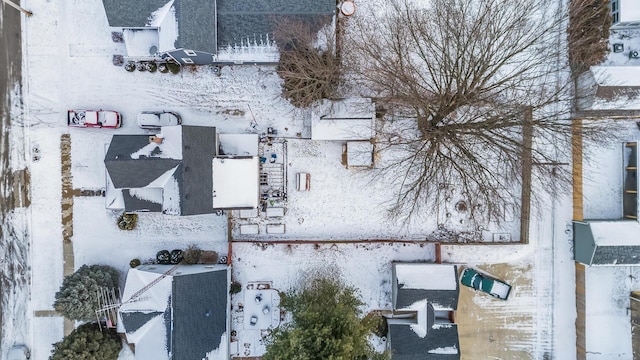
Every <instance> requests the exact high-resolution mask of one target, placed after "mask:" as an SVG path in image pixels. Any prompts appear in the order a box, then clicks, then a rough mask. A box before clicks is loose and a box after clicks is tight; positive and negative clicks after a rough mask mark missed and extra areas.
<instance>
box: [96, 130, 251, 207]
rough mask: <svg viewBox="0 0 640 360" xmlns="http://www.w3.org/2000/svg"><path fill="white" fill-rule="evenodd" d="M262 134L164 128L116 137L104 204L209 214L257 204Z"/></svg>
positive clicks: (107, 159)
mask: <svg viewBox="0 0 640 360" xmlns="http://www.w3.org/2000/svg"><path fill="white" fill-rule="evenodd" d="M257 152H258V135H255V134H237V135H236V134H232V135H225V134H218V133H217V132H216V128H215V127H203V126H185V125H182V126H165V127H163V128H162V130H161V132H160V133H159V134H156V135H152V136H148V135H114V136H113V138H112V140H111V143H110V144H109V147H108V150H107V154H106V156H105V159H104V162H105V166H106V170H107V176H106V178H107V179H106V181H107V187H106V207H107V208H109V209H116V210H124V211H126V212H162V213H165V214H171V215H198V214H210V213H214V212H216V211H219V210H222V209H253V208H256V207H257V206H258V188H259V185H258V178H259V176H258V172H259V158H258V156H257Z"/></svg>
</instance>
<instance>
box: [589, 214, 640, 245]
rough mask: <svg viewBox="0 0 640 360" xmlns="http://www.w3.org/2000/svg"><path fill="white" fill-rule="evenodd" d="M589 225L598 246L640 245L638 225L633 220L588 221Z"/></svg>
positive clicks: (639, 225) (639, 228)
mask: <svg viewBox="0 0 640 360" xmlns="http://www.w3.org/2000/svg"><path fill="white" fill-rule="evenodd" d="M589 225H590V226H591V233H592V234H593V240H594V241H595V243H596V244H597V245H598V246H630V245H640V224H638V222H637V221H635V220H621V221H590V222H589Z"/></svg>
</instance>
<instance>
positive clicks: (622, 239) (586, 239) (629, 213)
mask: <svg viewBox="0 0 640 360" xmlns="http://www.w3.org/2000/svg"><path fill="white" fill-rule="evenodd" d="M639 145H640V142H638V141H627V142H624V143H622V154H621V155H622V156H621V157H620V158H621V163H620V164H621V169H620V173H621V184H620V187H621V189H620V193H621V195H622V196H621V197H622V198H621V199H620V200H621V201H620V212H619V213H620V217H621V218H620V219H617V220H591V221H589V220H586V221H585V220H582V221H574V222H573V239H574V258H575V260H576V261H578V262H580V263H582V264H585V265H640V224H639V223H638V213H639V212H640V207H639V203H638V190H640V179H639V178H638V165H639V159H638V146H639Z"/></svg>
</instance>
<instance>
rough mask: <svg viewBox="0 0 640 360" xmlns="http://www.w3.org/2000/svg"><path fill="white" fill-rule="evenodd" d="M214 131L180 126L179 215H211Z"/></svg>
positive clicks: (199, 127) (214, 149) (213, 129)
mask: <svg viewBox="0 0 640 360" xmlns="http://www.w3.org/2000/svg"><path fill="white" fill-rule="evenodd" d="M217 146H218V145H217V142H216V128H215V127H204V126H182V166H181V169H180V170H181V171H180V174H181V178H180V179H178V184H179V186H180V189H181V191H180V207H181V214H182V215H198V214H208V213H212V212H213V172H212V171H213V170H212V161H213V157H214V155H215V154H216V149H217Z"/></svg>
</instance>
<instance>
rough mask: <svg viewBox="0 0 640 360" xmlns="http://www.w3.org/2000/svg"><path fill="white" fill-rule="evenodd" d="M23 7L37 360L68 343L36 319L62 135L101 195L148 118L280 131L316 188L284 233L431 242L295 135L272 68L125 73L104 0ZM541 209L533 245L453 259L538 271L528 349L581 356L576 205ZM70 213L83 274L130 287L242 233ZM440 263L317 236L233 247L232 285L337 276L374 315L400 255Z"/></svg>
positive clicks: (82, 200) (188, 222)
mask: <svg viewBox="0 0 640 360" xmlns="http://www.w3.org/2000/svg"><path fill="white" fill-rule="evenodd" d="M23 6H25V7H28V8H29V9H30V10H31V11H32V12H33V13H34V15H33V16H32V17H30V18H26V19H25V22H24V30H23V32H24V34H23V35H24V44H25V45H24V50H25V63H24V68H25V71H24V85H25V96H24V102H25V107H26V113H25V123H26V124H27V125H28V126H29V128H28V130H29V131H28V136H27V137H26V139H25V147H24V149H22V151H23V152H24V153H26V154H27V156H26V158H27V159H31V154H30V153H31V152H32V149H34V148H37V149H39V150H38V154H39V157H40V158H39V160H37V161H32V162H31V161H30V162H29V163H28V167H29V169H30V171H31V180H32V182H31V196H32V204H31V207H30V208H29V209H28V212H29V219H30V223H29V224H30V227H29V231H28V232H29V234H30V236H31V244H32V253H31V263H32V268H31V271H32V284H31V292H30V294H31V301H30V302H29V311H28V312H27V314H26V315H23V316H24V318H23V319H16V322H17V323H20V324H22V325H23V326H24V332H25V333H27V334H30V337H28V339H29V338H30V339H31V340H30V342H29V341H28V343H29V344H28V345H30V346H31V347H32V349H33V358H34V359H36V360H40V359H46V358H47V357H48V355H49V353H50V349H51V344H52V343H54V342H56V341H59V340H60V339H61V338H62V336H63V321H62V319H61V318H59V317H35V316H33V314H34V312H36V311H39V310H51V309H52V303H53V300H54V294H55V292H56V291H57V289H58V287H59V285H60V284H61V282H62V278H63V262H64V259H63V257H62V246H63V245H62V244H63V241H62V223H61V217H62V216H61V214H60V204H61V201H62V195H61V193H62V185H61V182H60V178H61V174H62V172H61V164H60V158H61V149H60V136H61V135H62V134H63V133H69V134H70V136H71V163H72V176H73V179H72V185H73V188H77V189H101V188H103V187H104V176H105V172H104V164H103V162H102V159H103V157H104V145H105V144H106V143H107V142H108V141H109V139H110V137H111V135H112V134H135V133H137V134H141V133H145V131H144V130H141V129H139V128H137V127H136V126H135V121H134V119H135V115H136V114H137V113H138V112H139V111H142V110H160V109H164V110H174V111H177V112H178V113H180V114H181V115H182V118H183V119H184V124H187V125H207V126H216V127H217V128H218V129H219V130H220V132H223V133H224V132H226V133H244V132H254V131H265V130H266V128H267V127H274V128H276V129H277V130H278V133H279V135H282V136H284V137H287V138H290V140H289V142H288V149H289V153H288V161H287V164H286V166H287V167H288V169H289V170H288V172H289V174H290V176H289V187H293V181H295V179H294V176H293V175H294V174H295V173H297V172H309V173H311V174H312V175H311V191H310V192H293V191H292V192H290V194H289V195H290V198H289V202H288V204H287V209H286V218H285V219H284V220H285V221H286V225H287V227H286V233H285V236H284V237H279V238H286V239H296V240H299V239H300V240H312V239H321V240H329V239H346V240H354V239H380V238H387V239H390V238H394V239H402V238H405V239H407V238H408V239H417V240H424V238H425V237H426V235H428V234H429V232H430V231H432V230H433V229H434V228H435V227H436V225H437V219H434V217H428V216H425V217H423V218H419V219H417V221H416V222H415V223H414V224H413V225H410V226H408V227H403V226H399V225H397V224H394V223H393V222H391V221H389V220H388V219H387V218H386V216H385V211H384V207H383V206H381V204H382V203H383V202H384V201H385V200H387V197H388V196H389V192H388V190H387V189H386V188H385V185H384V184H381V183H373V185H372V184H370V183H368V182H367V177H366V174H363V172H359V171H356V170H353V169H346V168H345V167H344V166H343V165H342V164H341V156H342V144H341V143H335V142H329V141H310V140H302V139H298V137H297V136H296V134H297V133H301V134H306V133H307V128H306V126H308V124H307V123H306V120H308V114H307V113H305V112H302V111H298V110H295V109H294V108H293V107H291V106H290V105H289V104H288V103H287V102H286V101H285V100H283V99H282V98H281V97H280V79H279V78H278V76H277V74H276V73H275V71H274V68H273V67H256V66H246V67H239V66H234V67H224V68H223V69H222V74H221V76H219V77H218V76H216V75H214V74H213V72H212V70H211V69H210V68H206V67H204V68H199V69H198V70H195V71H193V72H191V71H183V72H181V73H179V74H177V75H171V74H160V73H154V74H150V73H146V72H144V73H141V72H133V73H128V72H126V71H124V70H123V69H122V68H120V67H116V66H113V65H112V63H111V56H112V55H113V54H123V51H124V49H123V47H122V45H121V44H117V43H113V42H112V41H111V34H110V33H111V30H110V29H109V27H108V24H107V21H106V16H105V14H104V9H103V7H102V2H101V0H70V1H46V2H42V1H40V2H38V1H31V0H27V1H25V2H24V4H23ZM360 9H364V8H360V7H359V11H360ZM69 108H104V109H113V110H117V111H120V112H121V113H122V114H123V115H124V125H123V127H122V128H121V129H118V130H100V129H96V130H91V129H69V128H67V127H66V124H65V111H66V110H67V109H69ZM18 150H19V149H18ZM544 205H545V207H544V208H543V209H534V211H532V213H533V214H534V215H533V216H532V225H531V234H530V243H529V244H528V245H508V246H494V245H474V246H463V245H444V246H443V247H442V254H443V261H446V262H452V263H470V264H474V265H476V264H477V265H481V264H491V263H508V264H515V265H517V266H521V265H524V266H530V273H529V274H527V278H528V281H530V282H531V286H532V290H531V291H530V292H528V293H527V294H528V295H527V298H525V299H522V303H523V304H529V305H530V306H532V307H533V309H528V310H527V314H528V316H530V318H531V319H532V320H531V321H530V322H529V323H527V325H526V326H527V327H528V328H529V330H528V331H530V333H531V334H532V338H531V339H529V340H528V341H526V342H524V343H522V344H519V346H521V347H522V349H523V351H524V352H525V353H527V354H530V357H531V358H534V359H542V358H544V356H545V354H549V353H551V354H552V356H551V358H558V359H571V358H574V357H575V342H574V341H573V340H574V339H575V328H574V325H573V324H574V320H575V306H574V304H573V299H574V295H573V291H574V288H575V286H574V279H573V274H574V272H573V262H572V259H571V244H570V242H569V241H568V238H569V236H568V235H567V234H566V233H565V231H566V229H567V227H566V226H567V222H568V221H569V220H570V217H571V203H570V198H569V197H567V196H566V194H563V195H558V196H556V197H553V198H549V199H547V201H545V202H544ZM72 211H73V235H72V241H73V247H74V255H75V256H74V265H75V268H79V267H80V266H81V265H82V264H94V263H103V264H109V265H112V266H115V267H116V268H118V269H120V270H121V271H122V272H123V278H124V271H125V270H126V269H127V268H128V266H129V265H128V264H129V261H130V260H131V259H132V258H136V257H137V258H140V259H143V260H144V259H146V258H150V257H153V256H154V254H155V253H156V251H158V250H161V249H167V250H172V249H174V248H184V247H186V245H188V244H191V243H196V244H198V245H199V246H200V247H202V248H203V249H211V250H215V251H218V252H220V253H223V254H224V253H226V252H227V249H228V243H227V240H228V238H227V235H228V231H229V230H231V231H232V232H234V231H235V230H236V229H234V228H232V229H228V228H227V222H226V217H224V216H222V217H221V216H215V215H201V216H194V217H171V216H163V215H159V214H142V215H141V216H140V220H139V224H138V227H137V229H136V230H135V231H132V232H124V231H120V230H118V229H117V227H116V224H115V218H116V214H114V213H112V212H111V211H108V210H106V209H105V208H104V199H103V198H102V197H78V196H76V197H74V201H73V208H72ZM232 227H233V225H232ZM236 235H237V233H236ZM263 239H271V238H270V237H264V238H263ZM434 259H435V253H434V249H433V246H432V245H425V246H421V245H418V244H390V243H384V242H383V243H372V244H362V243H358V244H356V243H353V244H340V245H329V244H319V245H317V247H316V246H314V245H313V244H312V241H311V243H310V244H306V245H286V244H265V243H262V244H259V245H258V244H253V243H234V244H233V258H232V260H233V275H234V278H235V279H237V280H238V281H240V282H241V283H243V284H246V283H247V282H248V281H271V282H272V283H273V287H274V288H276V289H279V290H287V289H289V288H290V287H291V286H293V285H295V283H296V281H298V280H299V274H300V273H305V272H309V271H312V270H313V269H318V268H321V269H324V268H330V267H334V268H336V269H339V271H340V273H341V274H342V275H343V277H344V278H345V280H346V281H347V282H348V283H350V284H352V285H353V286H355V287H357V288H358V289H359V290H360V292H361V294H362V296H363V299H364V301H365V303H366V304H367V310H369V309H376V308H380V307H386V306H388V304H389V301H390V299H389V297H388V291H390V284H389V282H390V279H391V274H390V271H391V261H392V260H396V261H398V260H401V261H433V260H434ZM234 302H237V300H234ZM483 304H484V303H483ZM485 305H486V304H485ZM498 305H499V304H496V303H492V305H491V306H498ZM239 336H244V335H242V334H239ZM247 336H249V338H248V340H247V342H250V343H252V344H256V343H257V342H258V341H259V340H258V337H257V336H255V334H253V335H252V334H249V335H247ZM259 350H260V349H259V348H256V349H255V351H254V354H255V353H256V352H258V351H259ZM129 356H130V354H129ZM505 356H506V357H508V355H505Z"/></svg>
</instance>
